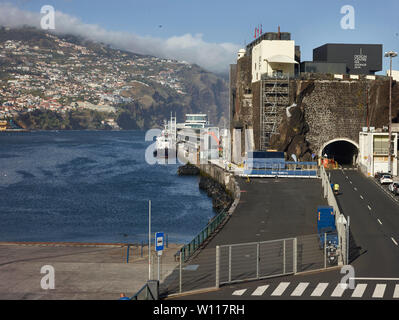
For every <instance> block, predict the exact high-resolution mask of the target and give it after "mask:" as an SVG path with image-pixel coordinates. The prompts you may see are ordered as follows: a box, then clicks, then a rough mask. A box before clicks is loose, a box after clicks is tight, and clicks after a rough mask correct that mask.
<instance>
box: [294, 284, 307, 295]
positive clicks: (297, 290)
mask: <svg viewBox="0 0 399 320" xmlns="http://www.w3.org/2000/svg"><path fill="white" fill-rule="evenodd" d="M308 285H309V282H301V283H300V284H298V286H297V287H296V288H295V290H294V291H293V292H292V293H291V296H294V297H300V296H301V295H302V294H303V292H304V291H305V289H306V288H307V287H308Z"/></svg>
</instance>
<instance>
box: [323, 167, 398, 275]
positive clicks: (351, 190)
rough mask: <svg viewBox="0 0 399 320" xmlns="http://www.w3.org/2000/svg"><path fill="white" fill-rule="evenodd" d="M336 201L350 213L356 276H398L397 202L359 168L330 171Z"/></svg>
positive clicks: (352, 263) (353, 261)
mask: <svg viewBox="0 0 399 320" xmlns="http://www.w3.org/2000/svg"><path fill="white" fill-rule="evenodd" d="M330 173H331V182H332V183H338V184H339V185H340V194H339V195H338V196H337V202H338V205H339V206H340V208H341V210H342V212H343V213H344V215H345V216H349V217H350V229H351V235H352V237H351V249H352V250H351V251H352V252H356V253H357V254H355V255H354V256H352V257H351V258H352V261H351V265H353V267H354V268H355V272H356V277H360V276H361V277H378V278H381V277H385V278H386V277H389V278H399V246H398V242H399V205H398V203H397V202H396V201H395V200H393V199H392V198H391V197H390V196H389V195H388V194H386V192H385V191H384V190H383V189H382V188H381V187H380V186H378V185H377V184H375V183H374V182H373V181H372V180H371V179H372V178H367V177H365V176H364V175H363V174H362V173H360V172H358V171H343V170H335V171H330Z"/></svg>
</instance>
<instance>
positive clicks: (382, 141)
mask: <svg viewBox="0 0 399 320" xmlns="http://www.w3.org/2000/svg"><path fill="white" fill-rule="evenodd" d="M388 140H389V138H388V136H374V150H373V152H374V154H388V152H389V143H388Z"/></svg>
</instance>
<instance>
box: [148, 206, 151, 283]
mask: <svg viewBox="0 0 399 320" xmlns="http://www.w3.org/2000/svg"><path fill="white" fill-rule="evenodd" d="M148 280H151V200H148Z"/></svg>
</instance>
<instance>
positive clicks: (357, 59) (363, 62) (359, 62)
mask: <svg viewBox="0 0 399 320" xmlns="http://www.w3.org/2000/svg"><path fill="white" fill-rule="evenodd" d="M353 60H354V61H353V65H354V68H355V69H362V68H365V67H367V55H365V54H363V50H362V48H360V54H355V55H354V56H353Z"/></svg>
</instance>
